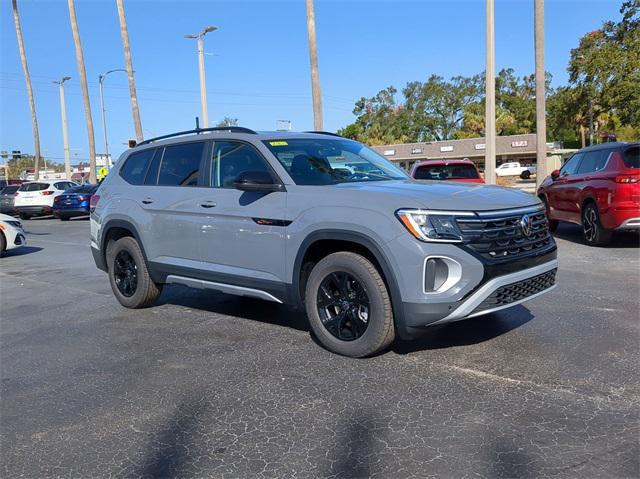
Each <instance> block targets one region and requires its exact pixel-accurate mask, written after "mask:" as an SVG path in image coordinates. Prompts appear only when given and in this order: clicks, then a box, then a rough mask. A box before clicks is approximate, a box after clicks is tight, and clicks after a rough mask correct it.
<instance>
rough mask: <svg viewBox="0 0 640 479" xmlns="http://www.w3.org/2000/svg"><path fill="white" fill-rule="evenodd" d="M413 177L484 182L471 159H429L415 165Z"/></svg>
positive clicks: (417, 178)
mask: <svg viewBox="0 0 640 479" xmlns="http://www.w3.org/2000/svg"><path fill="white" fill-rule="evenodd" d="M411 177H412V178H415V179H416V180H448V181H462V182H465V183H484V180H483V179H482V177H481V176H480V173H479V172H478V168H476V165H474V164H473V162H472V161H470V160H427V161H421V162H419V163H416V164H415V165H413V168H412V169H411Z"/></svg>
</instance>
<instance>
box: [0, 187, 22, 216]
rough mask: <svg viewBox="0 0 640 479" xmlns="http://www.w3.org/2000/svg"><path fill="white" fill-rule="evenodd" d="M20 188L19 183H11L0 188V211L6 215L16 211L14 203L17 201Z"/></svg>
mask: <svg viewBox="0 0 640 479" xmlns="http://www.w3.org/2000/svg"><path fill="white" fill-rule="evenodd" d="M18 188H20V186H19V185H9V186H5V187H4V188H2V190H0V213H2V214H5V215H12V214H14V213H15V209H14V205H13V203H14V201H15V198H16V192H17V191H18Z"/></svg>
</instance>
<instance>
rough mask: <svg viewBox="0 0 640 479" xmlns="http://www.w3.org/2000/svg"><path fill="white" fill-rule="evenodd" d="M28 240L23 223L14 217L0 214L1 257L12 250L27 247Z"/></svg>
mask: <svg viewBox="0 0 640 479" xmlns="http://www.w3.org/2000/svg"><path fill="white" fill-rule="evenodd" d="M26 244H27V240H26V237H25V234H24V230H23V229H22V223H20V221H18V220H17V219H16V218H14V217H13V216H8V215H3V214H0V256H2V255H3V254H4V252H5V251H8V250H10V249H15V248H19V247H20V246H25V245H26Z"/></svg>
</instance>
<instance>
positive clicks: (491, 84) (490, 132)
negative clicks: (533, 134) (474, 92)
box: [484, 0, 496, 185]
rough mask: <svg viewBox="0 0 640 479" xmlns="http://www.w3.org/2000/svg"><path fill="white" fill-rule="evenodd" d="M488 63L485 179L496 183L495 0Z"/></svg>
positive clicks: (489, 1) (490, 5)
mask: <svg viewBox="0 0 640 479" xmlns="http://www.w3.org/2000/svg"><path fill="white" fill-rule="evenodd" d="M486 9H487V12H486V22H487V23H486V65H485V113H484V135H485V150H484V181H485V182H486V183H487V184H490V185H495V183H496V73H495V72H496V58H495V31H494V28H495V21H494V0H486Z"/></svg>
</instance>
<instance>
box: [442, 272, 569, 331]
mask: <svg viewBox="0 0 640 479" xmlns="http://www.w3.org/2000/svg"><path fill="white" fill-rule="evenodd" d="M557 267H558V260H557V259H554V260H552V261H549V262H547V263H544V264H541V265H538V266H534V267H533V268H528V269H525V270H522V271H517V272H515V273H510V274H505V275H504V276H498V277H497V278H493V279H492V280H490V281H488V282H486V283H485V284H484V285H482V286H481V287H480V288H479V289H478V290H477V291H476V292H475V293H473V294H472V295H471V296H470V297H469V298H468V299H467V300H466V301H465V302H464V303H462V304H461V305H460V306H458V307H457V308H456V309H455V310H454V311H453V312H452V313H451V314H449V316H446V317H444V318H443V319H440V320H439V321H436V322H435V323H432V324H442V323H449V322H451V321H457V320H459V319H464V318H471V317H473V316H480V315H482V314H487V313H490V312H493V311H498V310H500V309H505V308H510V307H511V306H515V305H516V304H520V303H523V302H525V301H528V300H530V299H533V298H535V297H537V296H540V295H541V294H544V293H547V292H549V291H551V290H552V289H553V288H554V287H555V285H554V286H552V287H550V288H547V289H545V290H544V291H540V292H539V293H536V294H532V295H531V296H528V297H526V298H523V299H521V300H519V301H514V302H513V303H509V304H506V305H504V306H499V307H497V308H493V309H491V310H484V311H480V312H478V313H473V311H474V310H475V309H476V308H477V307H478V306H479V305H480V304H481V303H482V302H483V301H484V300H485V299H486V298H487V297H488V296H490V295H491V293H493V292H494V291H495V290H496V289H498V288H500V287H502V286H506V285H508V284H511V283H516V282H518V281H522V280H525V279H527V278H532V277H533V276H538V275H539V274H542V273H546V272H547V271H549V270H552V269H554V268H557Z"/></svg>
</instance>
